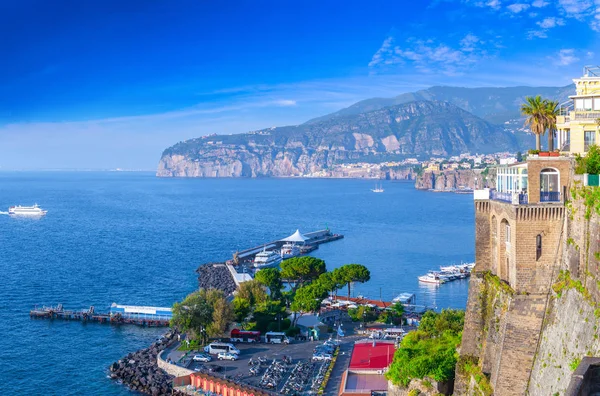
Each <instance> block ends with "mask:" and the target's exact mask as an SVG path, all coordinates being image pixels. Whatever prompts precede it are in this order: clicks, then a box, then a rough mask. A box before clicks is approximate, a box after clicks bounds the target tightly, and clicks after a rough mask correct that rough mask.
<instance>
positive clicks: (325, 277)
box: [317, 269, 346, 294]
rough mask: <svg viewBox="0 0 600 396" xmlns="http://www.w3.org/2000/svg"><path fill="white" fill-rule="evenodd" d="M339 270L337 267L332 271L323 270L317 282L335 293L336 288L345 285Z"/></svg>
mask: <svg viewBox="0 0 600 396" xmlns="http://www.w3.org/2000/svg"><path fill="white" fill-rule="evenodd" d="M341 275H342V274H341V272H339V271H337V269H335V270H333V271H332V272H325V273H323V274H321V275H320V276H319V278H318V279H317V282H319V283H320V284H321V286H323V287H324V288H325V289H326V290H327V291H329V292H331V293H332V294H336V292H337V290H338V289H340V288H342V287H344V286H346V283H345V282H344V280H343V277H342V276H341Z"/></svg>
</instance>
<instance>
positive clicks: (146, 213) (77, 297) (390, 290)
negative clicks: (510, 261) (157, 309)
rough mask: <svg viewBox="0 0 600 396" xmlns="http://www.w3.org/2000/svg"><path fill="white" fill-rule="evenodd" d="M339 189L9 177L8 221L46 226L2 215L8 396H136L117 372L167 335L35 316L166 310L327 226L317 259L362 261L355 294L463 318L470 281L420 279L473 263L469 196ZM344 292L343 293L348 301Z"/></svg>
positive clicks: (1, 353) (0, 181)
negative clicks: (40, 310)
mask: <svg viewBox="0 0 600 396" xmlns="http://www.w3.org/2000/svg"><path fill="white" fill-rule="evenodd" d="M373 186H374V182H372V181H365V180H333V179H254V180H250V179H160V178H156V177H154V175H153V174H151V173H125V172H123V173H121V172H65V173H61V172H41V173H36V172H15V173H12V172H3V173H0V210H1V211H6V210H7V209H8V207H9V206H10V205H15V204H20V205H32V204H34V203H38V204H39V205H40V206H41V207H42V208H43V209H46V210H48V214H47V215H46V216H45V217H43V218H40V219H28V218H14V217H10V216H8V215H0V266H1V267H0V268H1V272H0V284H1V286H0V335H1V336H2V342H1V344H0V367H1V369H0V394H2V395H10V394H23V395H25V394H48V395H53V394H60V395H80V394H102V395H125V394H128V393H129V392H128V391H127V390H126V389H125V388H124V387H123V386H121V385H119V384H117V383H115V382H114V381H111V380H110V379H109V378H107V373H108V371H107V368H108V366H109V365H110V364H111V363H112V362H114V361H116V360H118V359H119V358H121V357H123V356H124V355H126V354H127V353H129V352H132V351H135V350H136V349H139V348H143V347H145V346H147V345H148V344H150V343H151V342H152V341H154V340H155V339H156V338H157V337H159V336H160V334H161V332H162V331H163V330H161V329H148V328H139V327H136V326H111V325H102V324H94V323H88V324H84V323H80V322H66V321H60V320H54V321H49V320H40V319H38V320H35V319H30V318H29V310H30V309H31V308H33V307H34V306H35V305H42V304H46V305H56V304H58V303H62V304H64V306H65V308H66V309H85V308H88V307H89V306H92V305H93V306H95V308H96V310H98V311H107V310H108V307H109V305H110V304H111V303H113V302H117V303H120V304H131V305H156V306H170V305H171V304H172V303H173V302H174V301H177V300H180V299H182V298H183V297H185V296H186V294H188V293H190V292H191V291H193V290H194V288H195V287H197V279H196V274H195V272H194V271H195V269H196V268H197V267H198V266H199V265H200V264H202V263H206V262H210V261H217V260H226V259H229V258H231V255H232V254H233V253H234V252H235V251H236V250H238V249H239V250H241V249H244V248H247V247H251V246H254V245H258V244H260V243H263V242H266V241H271V240H274V239H277V238H280V237H281V238H282V237H285V236H287V235H290V234H292V233H293V232H294V231H295V230H296V229H300V231H301V232H308V231H315V230H319V229H324V228H326V227H329V228H330V229H331V230H332V231H333V232H335V233H341V234H344V235H345V238H344V239H342V240H339V241H336V242H332V243H328V244H325V245H321V247H320V248H319V249H318V250H317V251H315V252H314V253H313V255H314V256H316V257H319V258H322V259H324V260H325V261H326V263H327V267H328V268H329V269H332V268H335V267H338V266H340V265H343V264H347V263H360V264H364V265H366V266H367V267H368V268H369V269H370V270H371V280H370V281H369V282H367V283H365V284H357V285H355V286H354V287H353V288H352V290H351V293H352V295H359V294H362V295H364V296H366V297H370V298H374V299H379V298H382V299H384V300H390V299H392V298H393V297H394V296H396V295H397V294H399V293H401V292H411V293H415V294H416V295H417V303H418V304H424V305H429V306H434V307H436V308H437V309H442V308H447V307H452V308H464V307H465V304H466V299H467V287H468V281H466V280H461V281H455V282H452V283H449V284H446V285H442V286H439V287H436V286H430V285H422V284H421V285H419V282H418V280H417V276H418V275H421V274H424V273H426V272H427V271H428V270H430V269H436V268H439V266H440V265H448V264H452V263H460V262H461V261H473V259H474V225H473V212H474V211H473V198H472V196H470V195H454V194H436V193H431V192H425V191H417V190H415V189H414V188H413V185H412V184H411V183H406V182H385V183H383V188H384V189H385V192H384V193H381V194H375V193H372V192H371V188H373ZM346 293H347V290H346V289H344V290H341V291H340V295H345V294H346Z"/></svg>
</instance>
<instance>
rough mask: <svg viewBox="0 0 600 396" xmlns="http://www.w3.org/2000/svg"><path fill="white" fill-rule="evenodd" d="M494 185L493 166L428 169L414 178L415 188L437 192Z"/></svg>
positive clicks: (491, 186) (494, 171)
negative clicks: (485, 167) (483, 167)
mask: <svg viewBox="0 0 600 396" xmlns="http://www.w3.org/2000/svg"><path fill="white" fill-rule="evenodd" d="M495 185H496V170H495V169H494V168H488V169H487V170H486V169H453V170H443V171H428V172H423V173H421V174H420V175H418V176H417V178H416V180H415V188H416V189H417V190H433V191H439V192H452V191H456V190H459V191H460V190H465V189H467V190H475V189H481V188H484V187H489V188H494V187H495Z"/></svg>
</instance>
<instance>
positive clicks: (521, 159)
mask: <svg viewBox="0 0 600 396" xmlns="http://www.w3.org/2000/svg"><path fill="white" fill-rule="evenodd" d="M522 161H523V154H522V153H521V152H520V151H517V162H522Z"/></svg>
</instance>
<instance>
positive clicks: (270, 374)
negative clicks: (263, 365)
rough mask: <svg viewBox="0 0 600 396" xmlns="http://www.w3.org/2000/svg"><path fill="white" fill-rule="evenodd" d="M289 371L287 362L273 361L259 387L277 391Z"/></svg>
mask: <svg viewBox="0 0 600 396" xmlns="http://www.w3.org/2000/svg"><path fill="white" fill-rule="evenodd" d="M287 370H288V366H287V362H284V361H278V360H277V359H273V362H272V363H271V365H270V366H269V367H268V368H267V371H265V373H264V374H263V376H262V378H261V380H260V383H259V385H260V386H261V387H263V388H265V389H271V390H272V389H277V387H278V386H279V383H280V382H281V380H282V379H283V377H284V375H285V373H286V371H287Z"/></svg>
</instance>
